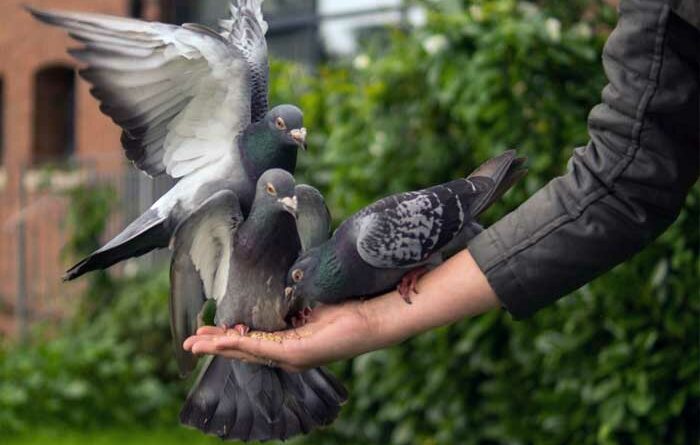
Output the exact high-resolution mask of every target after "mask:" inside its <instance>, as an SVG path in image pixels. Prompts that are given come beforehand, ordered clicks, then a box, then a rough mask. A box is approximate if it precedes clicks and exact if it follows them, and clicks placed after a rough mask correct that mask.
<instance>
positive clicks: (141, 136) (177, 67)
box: [28, 0, 306, 280]
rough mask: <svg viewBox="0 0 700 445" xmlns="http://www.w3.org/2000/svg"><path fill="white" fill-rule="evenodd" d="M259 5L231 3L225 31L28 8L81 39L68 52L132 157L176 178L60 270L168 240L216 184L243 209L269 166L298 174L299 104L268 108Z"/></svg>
mask: <svg viewBox="0 0 700 445" xmlns="http://www.w3.org/2000/svg"><path fill="white" fill-rule="evenodd" d="M261 4H262V0H238V1H237V4H231V19H230V20H224V21H221V22H220V27H221V32H216V31H214V30H212V29H210V28H208V27H206V26H203V25H198V24H192V23H186V24H184V25H182V26H176V25H170V24H164V23H157V22H145V21H141V20H137V19H130V18H123V17H114V16H108V15H101V14H92V13H81V12H65V11H54V10H39V9H33V8H28V9H29V11H30V12H31V14H33V15H34V17H36V18H37V19H39V20H40V21H42V22H45V23H48V24H50V25H55V26H59V27H61V28H64V29H66V30H68V32H69V33H70V35H71V36H72V37H73V38H74V39H76V40H78V41H79V42H81V43H82V44H83V47H82V48H78V49H72V50H70V51H69V52H70V53H71V54H72V55H73V56H74V57H75V58H76V59H78V60H79V61H81V62H83V63H85V64H86V65H87V67H86V68H84V69H82V70H80V75H81V76H82V77H83V78H84V79H86V80H87V81H88V82H89V83H91V84H92V87H93V88H92V89H91V93H92V95H93V96H95V97H96V98H97V99H98V100H99V101H100V103H101V106H100V109H101V111H102V112H103V113H105V114H106V115H108V116H110V117H111V118H112V120H113V121H114V122H115V123H116V124H118V125H119V126H120V127H121V128H122V129H123V132H122V137H121V143H122V146H123V148H124V151H125V154H126V157H127V158H128V159H129V160H130V161H132V162H133V164H134V165H135V166H136V167H137V168H139V169H140V170H142V171H143V172H144V173H146V174H147V175H149V176H158V175H163V174H165V175H168V176H170V177H171V178H173V179H174V180H176V181H177V183H176V184H175V185H174V187H173V188H172V189H171V190H170V191H168V192H167V193H166V194H165V195H163V196H162V197H161V198H160V199H158V200H157V201H156V202H155V203H154V204H153V206H152V207H151V208H149V209H148V210H147V211H146V212H144V213H143V214H142V215H141V216H139V217H138V218H137V219H136V220H134V221H133V222H132V223H131V224H129V225H128V226H127V227H126V228H125V229H124V230H123V231H122V232H121V233H119V234H118V235H117V236H116V237H115V238H114V239H112V240H111V241H109V242H108V243H107V244H106V245H104V246H103V247H101V248H100V249H98V250H97V251H95V252H93V253H92V254H91V255H89V256H88V257H87V258H85V259H83V260H82V261H80V262H79V263H77V264H76V265H75V266H73V267H72V268H71V269H69V270H68V271H67V272H66V274H65V276H64V280H72V279H75V278H77V277H79V276H81V275H83V274H85V273H86V272H89V271H93V270H96V269H105V268H108V267H110V266H112V265H113V264H116V263H118V262H120V261H122V260H125V259H127V258H131V257H135V256H139V255H142V254H145V253H147V252H149V251H151V250H153V249H157V248H163V247H167V246H168V243H169V240H170V238H171V236H172V233H173V231H174V230H175V228H176V227H177V226H178V224H179V223H180V222H181V221H182V220H183V219H184V218H186V217H187V216H188V215H189V214H190V213H191V212H192V211H193V210H194V209H195V208H197V207H198V206H199V205H200V204H201V203H202V202H203V201H204V200H205V199H207V198H209V197H210V196H211V195H212V194H213V193H214V192H216V191H219V190H231V191H233V192H234V193H236V195H237V196H238V199H239V203H240V205H241V209H242V211H243V213H244V214H247V212H248V211H249V209H250V205H251V203H252V201H253V197H254V190H255V183H256V181H257V179H258V178H259V177H260V175H261V174H262V173H263V172H265V171H266V170H268V169H270V168H282V169H285V170H287V171H289V172H292V173H293V172H294V170H295V167H296V161H297V151H298V148H299V147H301V148H303V149H305V148H306V129H305V128H304V127H303V113H302V111H301V110H300V109H299V108H297V107H295V106H293V105H280V106H277V107H275V108H273V109H271V110H268V98H267V93H268V91H267V90H268V86H267V84H268V74H269V69H268V58H267V43H266V41H265V33H266V32H267V23H266V22H265V21H264V20H263V17H262V12H261Z"/></svg>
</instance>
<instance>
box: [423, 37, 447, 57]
mask: <svg viewBox="0 0 700 445" xmlns="http://www.w3.org/2000/svg"><path fill="white" fill-rule="evenodd" d="M447 44H448V42H447V37H445V36H444V35H442V34H434V35H432V36H430V37H428V38H427V39H425V40H423V49H425V52H426V53H428V54H430V55H433V54H437V53H439V52H440V51H442V50H443V49H445V48H446V47H447Z"/></svg>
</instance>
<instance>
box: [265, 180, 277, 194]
mask: <svg viewBox="0 0 700 445" xmlns="http://www.w3.org/2000/svg"><path fill="white" fill-rule="evenodd" d="M266 190H267V193H268V194H270V195H272V196H275V195H276V194H277V190H276V189H275V186H274V185H272V184H270V183H269V182H268V183H267V187H266Z"/></svg>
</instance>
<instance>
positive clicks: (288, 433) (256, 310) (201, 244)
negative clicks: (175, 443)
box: [171, 169, 347, 441]
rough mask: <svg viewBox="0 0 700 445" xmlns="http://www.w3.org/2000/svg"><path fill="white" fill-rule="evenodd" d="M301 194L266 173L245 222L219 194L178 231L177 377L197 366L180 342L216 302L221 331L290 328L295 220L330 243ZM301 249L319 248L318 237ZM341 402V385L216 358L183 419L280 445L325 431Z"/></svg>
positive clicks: (325, 376)
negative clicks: (288, 279) (288, 286)
mask: <svg viewBox="0 0 700 445" xmlns="http://www.w3.org/2000/svg"><path fill="white" fill-rule="evenodd" d="M300 187H301V186H300ZM300 187H296V188H295V184H294V178H293V177H292V176H291V175H290V174H289V173H287V172H285V171H284V170H280V169H274V170H269V171H267V172H265V173H264V174H263V175H262V176H261V178H260V180H259V181H258V185H257V189H256V195H255V201H254V202H253V206H252V209H251V212H250V215H249V216H248V217H247V218H246V219H245V220H244V218H243V213H242V211H241V209H240V205H239V203H238V201H237V199H236V195H235V194H234V193H232V192H230V191H220V192H217V193H215V194H214V195H213V196H212V197H211V198H209V199H208V200H207V201H205V202H204V203H203V204H202V205H201V206H200V207H199V208H198V209H197V210H196V211H194V212H193V213H192V214H191V216H189V218H187V219H186V220H185V221H184V222H183V223H182V224H181V225H180V226H179V227H178V228H177V230H176V231H175V234H174V237H173V242H172V248H173V260H172V265H171V278H172V291H171V325H172V330H173V338H174V344H175V349H176V354H177V355H178V363H179V365H180V369H181V372H183V373H185V374H186V373H188V372H190V371H191V370H192V369H193V368H194V365H195V363H196V362H195V358H194V356H192V355H191V354H190V353H188V352H185V351H183V350H182V342H183V341H184V339H185V338H187V336H189V335H192V334H193V333H194V331H195V330H196V327H197V315H198V312H199V311H200V310H201V308H202V305H203V304H204V302H205V299H206V298H210V299H214V300H216V302H217V305H216V316H215V322H216V324H217V325H218V326H222V327H226V328H231V327H235V328H237V329H242V330H243V332H244V333H245V332H247V330H248V328H253V329H256V330H263V331H276V330H280V329H285V328H287V327H289V319H290V316H293V315H294V313H295V312H297V311H298V310H299V307H300V306H299V302H298V301H297V300H295V299H293V298H289V295H285V293H284V289H285V282H284V281H285V276H286V273H287V270H288V269H289V266H290V265H291V264H292V263H293V262H294V260H295V259H296V257H297V256H298V255H299V253H300V250H301V248H302V240H301V239H300V236H299V234H298V231H297V230H298V229H297V222H296V220H295V214H296V213H298V214H299V215H300V220H303V221H304V222H303V223H302V224H301V225H302V226H304V227H305V229H304V232H306V233H310V232H311V231H312V230H313V228H314V227H315V228H321V229H322V228H323V227H326V237H327V233H328V231H327V224H328V222H326V221H329V219H328V217H327V211H325V204H323V200H322V198H321V199H320V201H319V197H320V194H318V192H315V190H312V189H310V188H308V187H302V188H301V189H300ZM296 191H300V192H301V193H300V195H302V199H299V197H298V196H297V195H296ZM302 215H303V216H302ZM317 217H318V219H317ZM305 242H306V243H309V244H313V243H317V242H320V237H318V236H316V237H314V238H311V239H307V240H306V241H305ZM346 398H347V393H346V390H345V389H344V388H343V386H342V384H341V383H340V382H338V381H337V380H336V379H335V377H333V376H332V375H331V374H329V373H328V372H326V371H325V370H323V369H321V368H318V369H312V370H309V371H305V372H302V373H298V374H290V373H287V372H285V371H283V370H281V369H278V368H270V367H267V366H262V365H254V364H248V363H243V362H240V361H237V360H229V359H226V358H223V357H214V358H212V359H210V360H209V361H208V363H207V364H206V366H205V368H204V370H203V371H202V373H201V374H200V376H199V379H198V381H197V383H196V385H195V387H194V388H193V389H192V391H191V392H190V394H189V396H188V398H187V401H186V402H185V405H184V406H183V408H182V411H181V413H180V420H181V421H182V422H183V423H184V424H186V425H190V426H193V427H196V428H198V429H200V430H202V431H204V432H206V433H209V434H214V435H217V436H219V437H221V438H222V439H231V440H233V439H240V440H246V441H249V440H271V439H287V438H289V437H292V436H294V435H297V434H301V433H307V432H309V431H311V430H312V429H314V428H316V427H318V426H322V425H327V424H329V423H330V422H332V421H333V420H334V419H335V418H336V416H337V415H338V412H339V410H340V406H341V404H342V403H343V402H344V401H345V400H346Z"/></svg>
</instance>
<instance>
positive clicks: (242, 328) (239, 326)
mask: <svg viewBox="0 0 700 445" xmlns="http://www.w3.org/2000/svg"><path fill="white" fill-rule="evenodd" d="M233 329H235V330H236V331H238V333H239V334H241V336H243V337H245V336H246V335H247V334H248V332H250V328H249V327H248V326H246V325H244V324H241V323H239V324H237V325H235V326H234V327H233Z"/></svg>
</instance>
